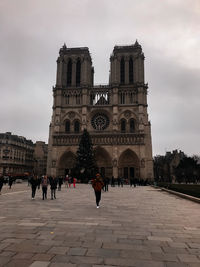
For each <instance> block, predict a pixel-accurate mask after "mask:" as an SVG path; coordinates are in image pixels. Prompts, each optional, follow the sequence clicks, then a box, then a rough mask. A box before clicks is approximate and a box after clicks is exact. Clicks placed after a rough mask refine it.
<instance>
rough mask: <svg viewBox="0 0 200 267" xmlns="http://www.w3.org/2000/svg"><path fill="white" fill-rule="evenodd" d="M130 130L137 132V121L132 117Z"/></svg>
mask: <svg viewBox="0 0 200 267" xmlns="http://www.w3.org/2000/svg"><path fill="white" fill-rule="evenodd" d="M130 132H131V133H133V132H135V121H134V119H130Z"/></svg>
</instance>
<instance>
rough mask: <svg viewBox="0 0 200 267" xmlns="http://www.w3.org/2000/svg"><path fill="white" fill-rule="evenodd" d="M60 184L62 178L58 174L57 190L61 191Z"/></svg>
mask: <svg viewBox="0 0 200 267" xmlns="http://www.w3.org/2000/svg"><path fill="white" fill-rule="evenodd" d="M62 184H63V178H62V177H61V176H60V177H59V178H58V191H61V187H62Z"/></svg>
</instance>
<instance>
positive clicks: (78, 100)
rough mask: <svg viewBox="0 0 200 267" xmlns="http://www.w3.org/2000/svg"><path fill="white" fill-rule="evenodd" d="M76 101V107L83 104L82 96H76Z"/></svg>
mask: <svg viewBox="0 0 200 267" xmlns="http://www.w3.org/2000/svg"><path fill="white" fill-rule="evenodd" d="M75 99H76V105H80V104H81V95H75Z"/></svg>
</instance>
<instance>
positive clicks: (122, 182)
mask: <svg viewBox="0 0 200 267" xmlns="http://www.w3.org/2000/svg"><path fill="white" fill-rule="evenodd" d="M120 183H121V187H123V185H124V178H123V177H122V178H120Z"/></svg>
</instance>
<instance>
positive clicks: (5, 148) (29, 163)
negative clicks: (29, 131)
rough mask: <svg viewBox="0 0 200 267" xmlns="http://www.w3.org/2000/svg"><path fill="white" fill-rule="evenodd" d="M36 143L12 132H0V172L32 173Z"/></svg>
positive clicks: (12, 173) (6, 173)
mask: <svg viewBox="0 0 200 267" xmlns="http://www.w3.org/2000/svg"><path fill="white" fill-rule="evenodd" d="M33 152H34V144H33V142H32V141H31V140H27V139H26V138H25V137H22V136H18V135H13V134H11V133H10V132H7V133H0V174H1V175H2V174H3V175H8V174H10V175H14V176H22V175H24V174H25V173H32V172H33V166H34V159H33Z"/></svg>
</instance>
